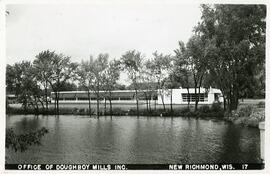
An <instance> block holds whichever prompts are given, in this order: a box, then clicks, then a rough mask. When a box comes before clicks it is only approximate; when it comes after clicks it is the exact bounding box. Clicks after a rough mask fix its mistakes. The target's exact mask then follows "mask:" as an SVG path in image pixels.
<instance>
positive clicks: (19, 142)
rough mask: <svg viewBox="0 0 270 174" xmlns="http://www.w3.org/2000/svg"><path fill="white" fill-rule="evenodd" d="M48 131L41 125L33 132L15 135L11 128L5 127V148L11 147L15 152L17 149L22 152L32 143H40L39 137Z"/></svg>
mask: <svg viewBox="0 0 270 174" xmlns="http://www.w3.org/2000/svg"><path fill="white" fill-rule="evenodd" d="M48 132H49V130H48V129H46V128H45V127H42V128H41V129H39V130H37V131H34V132H29V133H25V134H20V135H17V134H15V132H14V130H13V129H12V128H9V129H6V144H5V146H6V148H7V149H8V148H11V149H13V150H14V151H15V152H17V150H20V151H21V152H24V151H26V150H27V149H28V148H29V146H31V145H34V144H37V145H41V137H43V136H44V135H45V134H46V133H48Z"/></svg>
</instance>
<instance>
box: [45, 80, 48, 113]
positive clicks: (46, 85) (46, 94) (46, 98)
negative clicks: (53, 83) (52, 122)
mask: <svg viewBox="0 0 270 174" xmlns="http://www.w3.org/2000/svg"><path fill="white" fill-rule="evenodd" d="M47 88H48V82H47V80H46V82H45V101H46V112H48V89H47Z"/></svg>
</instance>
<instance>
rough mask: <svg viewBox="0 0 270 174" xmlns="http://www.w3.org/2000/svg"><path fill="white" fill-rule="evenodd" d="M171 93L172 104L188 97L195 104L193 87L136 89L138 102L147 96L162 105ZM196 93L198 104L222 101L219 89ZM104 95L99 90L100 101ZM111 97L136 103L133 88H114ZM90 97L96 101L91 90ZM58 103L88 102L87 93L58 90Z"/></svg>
mask: <svg viewBox="0 0 270 174" xmlns="http://www.w3.org/2000/svg"><path fill="white" fill-rule="evenodd" d="M171 91H172V94H171ZM146 94H147V95H146ZM188 94H189V95H188ZM171 95H172V104H188V98H189V101H190V104H195V99H196V97H195V89H194V88H190V89H189V92H188V90H187V89H186V88H179V89H172V90H170V89H167V90H157V91H147V90H139V91H138V99H139V101H140V103H144V102H146V96H147V97H148V100H151V101H152V102H156V103H157V104H158V105H162V104H163V102H162V96H163V99H164V104H171ZM197 95H199V104H212V103H214V102H223V97H222V93H221V91H220V90H219V89H215V88H210V89H205V88H200V94H199V89H197ZM188 96H189V97H188ZM104 97H108V93H106V92H104V91H100V103H104V102H105V99H104ZM111 97H112V98H111V100H112V103H115V104H121V103H123V104H132V103H134V104H136V95H135V90H115V91H112V96H111ZM90 99H91V102H93V103H96V95H95V93H94V92H93V91H91V92H90ZM51 102H52V103H54V102H55V95H54V93H53V92H52V95H51ZM59 103H88V93H87V92H86V91H61V92H59Z"/></svg>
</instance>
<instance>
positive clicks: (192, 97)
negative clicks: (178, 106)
mask: <svg viewBox="0 0 270 174" xmlns="http://www.w3.org/2000/svg"><path fill="white" fill-rule="evenodd" d="M196 96H198V97H199V102H207V101H208V94H207V93H201V94H196V95H195V94H189V95H188V94H187V93H183V94H182V99H183V102H188V99H189V101H190V102H195V101H196Z"/></svg>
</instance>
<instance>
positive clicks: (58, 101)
mask: <svg viewBox="0 0 270 174" xmlns="http://www.w3.org/2000/svg"><path fill="white" fill-rule="evenodd" d="M59 95H60V93H59V91H57V115H59Z"/></svg>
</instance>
